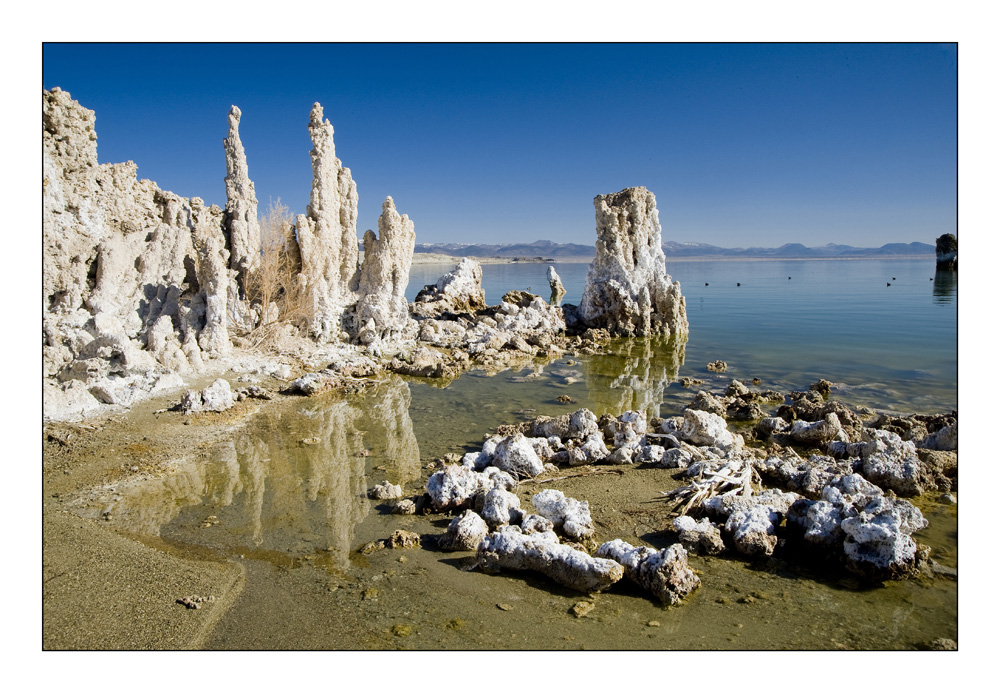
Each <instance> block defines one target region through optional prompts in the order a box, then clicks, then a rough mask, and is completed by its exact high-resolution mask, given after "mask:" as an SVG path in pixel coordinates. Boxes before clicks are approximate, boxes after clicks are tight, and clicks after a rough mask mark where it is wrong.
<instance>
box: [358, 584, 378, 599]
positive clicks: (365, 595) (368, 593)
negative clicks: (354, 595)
mask: <svg viewBox="0 0 1000 693" xmlns="http://www.w3.org/2000/svg"><path fill="white" fill-rule="evenodd" d="M377 598H378V590H377V589H375V588H374V587H368V588H367V589H365V591H364V592H362V593H361V599H362V600H364V601H369V600H371V599H377Z"/></svg>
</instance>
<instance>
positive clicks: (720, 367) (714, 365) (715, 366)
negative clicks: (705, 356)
mask: <svg viewBox="0 0 1000 693" xmlns="http://www.w3.org/2000/svg"><path fill="white" fill-rule="evenodd" d="M728 367H729V365H728V364H727V363H726V362H725V361H712V362H711V363H710V364H708V365H707V366H705V368H707V369H708V370H710V371H713V372H715V373H725V372H726V368H728Z"/></svg>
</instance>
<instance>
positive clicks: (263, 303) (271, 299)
mask: <svg viewBox="0 0 1000 693" xmlns="http://www.w3.org/2000/svg"><path fill="white" fill-rule="evenodd" d="M260 236H261V239H260V240H261V252H260V255H259V256H258V257H257V259H256V261H255V262H254V263H253V264H252V265H251V266H250V269H249V271H248V272H247V276H246V286H245V291H246V307H248V308H249V315H250V325H249V327H250V329H249V331H248V332H247V334H246V339H247V341H248V342H249V346H250V347H251V348H261V347H267V346H269V345H273V342H274V340H275V338H276V337H277V336H278V334H279V333H280V332H282V331H283V329H282V328H283V327H284V326H285V325H289V324H291V325H298V324H300V323H302V322H303V321H304V320H307V319H308V318H309V317H311V316H310V313H311V312H312V309H311V304H310V302H309V301H308V300H307V297H306V296H305V294H304V292H303V291H302V288H301V286H300V284H299V281H298V276H299V273H300V272H301V270H302V261H301V258H300V256H299V247H298V243H297V242H296V240H295V227H294V226H293V224H292V214H291V212H290V211H289V209H288V207H287V206H285V205H283V204H282V203H281V199H280V198H279V199H278V200H277V201H272V202H271V205H270V207H269V208H268V210H267V213H266V214H265V215H264V216H262V217H260Z"/></svg>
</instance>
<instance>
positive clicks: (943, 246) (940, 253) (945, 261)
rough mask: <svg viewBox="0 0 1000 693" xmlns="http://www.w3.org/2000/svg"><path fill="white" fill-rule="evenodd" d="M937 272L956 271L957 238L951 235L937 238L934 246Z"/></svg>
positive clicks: (947, 234)
mask: <svg viewBox="0 0 1000 693" xmlns="http://www.w3.org/2000/svg"><path fill="white" fill-rule="evenodd" d="M934 246H935V248H934V249H935V254H936V256H937V268H938V269H939V270H957V269H958V237H957V236H956V235H955V234H953V233H946V234H944V235H943V236H938V238H937V241H936V242H935V244H934Z"/></svg>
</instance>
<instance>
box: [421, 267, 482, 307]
mask: <svg viewBox="0 0 1000 693" xmlns="http://www.w3.org/2000/svg"><path fill="white" fill-rule="evenodd" d="M485 307H486V293H485V292H484V291H483V268H482V266H481V265H480V264H479V263H478V262H476V261H475V260H472V259H469V258H467V257H463V258H462V259H461V260H460V261H459V263H458V265H457V266H456V267H455V269H453V270H451V271H450V272H448V273H447V274H445V275H443V276H442V277H441V278H439V279H438V280H437V283H436V284H430V285H428V286H425V287H424V288H423V289H421V290H420V292H419V293H417V295H416V298H415V300H414V302H413V303H412V304H410V310H411V311H412V312H413V314H414V315H418V316H422V317H430V316H434V315H440V314H441V313H444V312H452V313H468V312H472V311H476V310H478V309H480V308H485Z"/></svg>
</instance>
